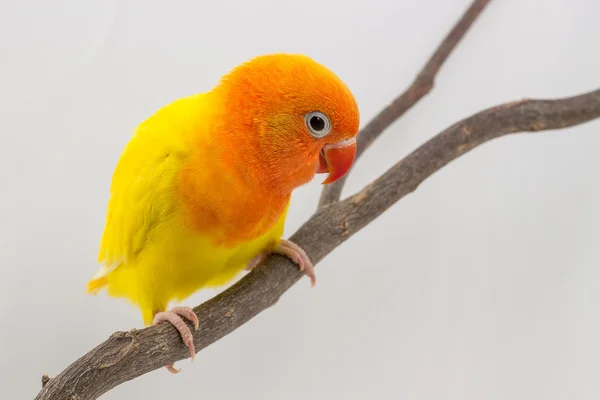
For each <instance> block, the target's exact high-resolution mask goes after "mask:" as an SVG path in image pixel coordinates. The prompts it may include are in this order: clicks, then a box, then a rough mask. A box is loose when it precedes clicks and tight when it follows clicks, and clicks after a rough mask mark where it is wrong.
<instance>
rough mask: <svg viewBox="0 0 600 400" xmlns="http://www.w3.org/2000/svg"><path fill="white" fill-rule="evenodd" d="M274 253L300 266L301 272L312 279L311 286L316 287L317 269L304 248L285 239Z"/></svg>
mask: <svg viewBox="0 0 600 400" xmlns="http://www.w3.org/2000/svg"><path fill="white" fill-rule="evenodd" d="M273 253H277V254H281V255H283V256H286V257H287V258H289V259H290V260H292V261H293V262H294V263H296V264H298V267H299V268H300V271H304V274H306V276H308V277H309V278H310V285H311V286H315V284H316V283H317V276H316V275H315V267H314V265H313V263H312V262H311V261H310V258H308V255H307V254H306V252H305V251H304V250H303V249H302V247H300V246H298V245H297V244H296V243H294V242H291V241H289V240H285V239H284V240H282V241H281V243H279V246H277V247H276V248H275V250H274V251H273Z"/></svg>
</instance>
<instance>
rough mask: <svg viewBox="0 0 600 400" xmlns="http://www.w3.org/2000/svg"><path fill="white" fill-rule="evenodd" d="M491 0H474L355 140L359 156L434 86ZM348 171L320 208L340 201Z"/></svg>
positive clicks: (323, 198)
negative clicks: (406, 84)
mask: <svg viewBox="0 0 600 400" xmlns="http://www.w3.org/2000/svg"><path fill="white" fill-rule="evenodd" d="M489 2H490V0H474V1H473V3H471V6H470V7H469V8H468V9H467V11H465V13H464V14H463V16H462V17H461V18H460V19H459V20H458V22H457V23H456V25H454V27H453V28H452V30H450V32H449V33H448V35H447V36H446V37H445V38H444V40H443V41H442V43H440V45H439V46H438V48H437V49H436V50H435V52H434V53H433V54H432V55H431V57H430V58H429V60H428V61H427V63H426V64H425V66H424V67H423V69H421V71H420V72H419V74H418V75H417V77H416V78H415V80H414V81H413V83H412V84H411V85H410V87H409V88H408V89H406V91H405V92H404V93H402V94H401V95H400V96H398V97H397V98H395V99H394V100H393V101H392V102H391V103H390V104H389V105H388V106H387V107H385V108H384V109H383V110H381V111H380V112H379V114H377V115H376V116H375V117H374V118H373V119H372V120H371V121H369V123H368V124H367V125H365V127H364V128H363V129H362V130H361V131H360V132H359V134H358V136H357V141H356V159H358V158H359V157H360V156H361V155H362V153H363V152H364V151H365V150H366V149H368V148H369V146H371V144H373V142H374V141H375V139H377V138H378V137H379V136H380V135H381V134H382V133H383V131H385V130H386V129H387V128H388V127H389V126H390V125H391V124H392V123H394V122H395V121H396V120H398V119H399V118H400V117H401V116H403V115H404V113H406V112H407V111H408V110H410V109H411V108H412V107H413V106H414V105H415V104H416V103H417V102H418V101H419V100H421V98H423V97H424V96H425V95H427V94H428V93H429V92H430V91H431V89H433V85H434V80H435V77H436V76H437V74H438V72H439V71H440V68H441V67H442V65H443V64H444V62H446V60H447V59H448V57H449V56H450V53H452V51H453V50H454V49H455V48H456V46H457V45H458V43H459V42H460V41H461V39H462V38H463V37H464V36H465V34H466V33H467V31H468V30H469V28H470V27H471V26H472V25H473V23H474V22H475V20H476V19H477V17H479V14H481V12H482V11H483V9H484V8H485V6H487V5H488V3H489ZM347 178H348V174H346V175H345V176H344V177H343V178H341V179H340V180H338V181H337V182H334V183H332V184H330V185H327V186H325V187H324V188H323V192H322V193H321V198H320V199H319V208H323V207H326V206H328V205H330V204H333V203H336V202H337V201H339V199H340V197H341V195H342V189H343V188H344V184H345V183H346V179H347Z"/></svg>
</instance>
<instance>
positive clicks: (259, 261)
mask: <svg viewBox="0 0 600 400" xmlns="http://www.w3.org/2000/svg"><path fill="white" fill-rule="evenodd" d="M267 256H268V254H266V253H261V254H259V255H257V256H256V257H254V258H253V259H252V260H250V262H249V263H248V265H246V270H248V271H252V270H253V269H254V268H256V267H258V266H259V265H260V264H262V263H263V261H265V260H266V259H267Z"/></svg>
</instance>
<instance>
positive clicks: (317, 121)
mask: <svg viewBox="0 0 600 400" xmlns="http://www.w3.org/2000/svg"><path fill="white" fill-rule="evenodd" d="M304 121H305V122H306V127H307V128H308V130H309V132H310V134H311V136H312V137H315V138H322V137H325V136H327V134H328V133H329V131H330V130H331V122H329V118H327V115H325V114H323V113H322V112H319V111H313V112H310V113H308V114H306V116H305V117H304Z"/></svg>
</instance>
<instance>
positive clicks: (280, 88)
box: [215, 54, 359, 192]
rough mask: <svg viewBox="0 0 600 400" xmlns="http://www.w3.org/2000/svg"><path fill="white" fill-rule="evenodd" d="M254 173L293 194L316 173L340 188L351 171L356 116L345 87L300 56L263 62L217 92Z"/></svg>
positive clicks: (245, 67) (234, 75)
mask: <svg viewBox="0 0 600 400" xmlns="http://www.w3.org/2000/svg"><path fill="white" fill-rule="evenodd" d="M215 92H216V93H220V94H221V96H220V97H221V98H222V99H223V101H224V102H225V104H224V107H223V108H222V109H223V110H228V115H227V116H225V118H226V119H227V120H228V121H229V122H228V124H226V126H227V127H228V129H230V131H229V132H228V136H229V137H230V138H232V143H235V147H236V148H237V149H241V151H239V152H237V151H236V152H235V153H237V156H238V159H239V160H243V161H244V163H245V165H246V166H247V168H248V170H249V174H250V175H252V176H254V177H255V178H257V179H258V180H259V181H260V182H261V184H262V185H263V186H268V187H269V188H270V189H273V190H275V191H278V192H291V190H293V189H294V188H296V187H297V186H300V185H302V184H304V183H307V182H308V181H310V180H311V179H312V178H313V177H314V175H315V173H329V175H328V177H327V179H325V181H324V182H323V183H331V182H335V181H336V180H338V179H339V178H341V177H342V176H344V174H346V172H348V170H349V169H350V167H351V166H352V163H353V162H354V157H355V154H356V140H355V139H356V134H357V133H358V127H359V112H358V106H357V104H356V101H355V99H354V96H353V95H352V93H351V92H350V90H349V89H348V87H347V86H346V85H345V84H344V83H343V82H342V81H341V80H340V79H339V78H338V77H337V76H336V75H335V74H334V73H333V72H331V71H330V70H329V69H327V68H326V67H324V66H322V65H321V64H318V63H316V62H315V61H313V60H312V59H310V58H308V57H306V56H302V55H290V54H274V55H267V56H260V57H257V58H254V59H252V60H250V61H249V62H247V63H244V64H242V65H240V66H239V67H237V68H235V69H234V70H233V71H232V72H231V73H229V74H228V75H226V76H225V77H223V79H222V81H221V83H220V85H219V86H218V87H217V88H216V89H215Z"/></svg>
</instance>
